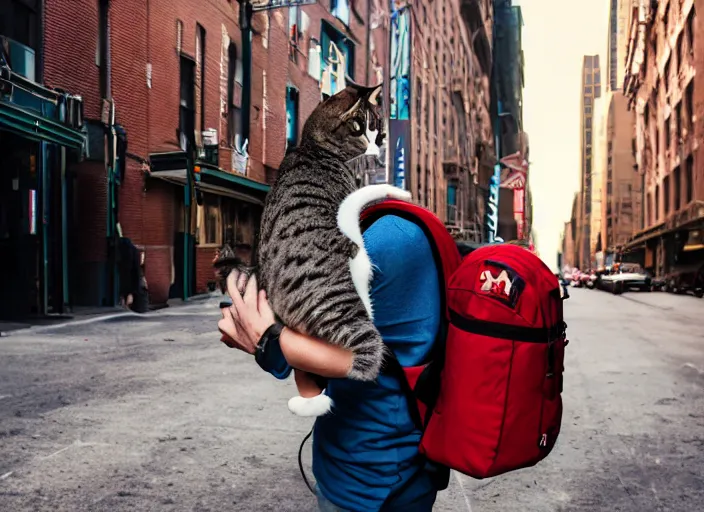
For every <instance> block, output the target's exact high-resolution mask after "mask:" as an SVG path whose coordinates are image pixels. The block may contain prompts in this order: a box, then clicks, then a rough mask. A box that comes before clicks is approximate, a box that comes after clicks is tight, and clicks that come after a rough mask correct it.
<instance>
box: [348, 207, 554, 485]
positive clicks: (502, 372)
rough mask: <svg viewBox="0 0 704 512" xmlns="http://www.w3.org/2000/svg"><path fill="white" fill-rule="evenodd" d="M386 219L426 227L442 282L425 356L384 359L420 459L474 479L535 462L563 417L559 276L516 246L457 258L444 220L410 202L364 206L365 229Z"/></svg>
mask: <svg viewBox="0 0 704 512" xmlns="http://www.w3.org/2000/svg"><path fill="white" fill-rule="evenodd" d="M387 214H392V215H397V216H400V217H403V218H406V219H408V220H410V221H412V222H414V223H415V224H417V225H418V226H420V227H421V228H422V229H423V230H424V231H425V234H426V236H427V237H428V240H429V241H430V243H431V247H432V249H433V252H434V255H435V259H436V261H437V263H438V271H439V272H440V274H441V276H440V277H441V279H440V282H441V283H444V284H445V290H444V291H445V293H444V300H443V305H442V307H443V310H444V320H445V321H444V322H443V328H442V329H441V333H440V334H439V336H438V340H437V342H436V343H435V346H434V348H433V351H432V353H431V355H430V360H429V361H428V362H427V363H426V364H424V365H422V366H416V367H404V368H401V366H400V365H399V363H398V361H397V360H396V359H395V357H393V356H391V357H390V358H389V359H388V360H387V363H388V364H387V371H390V372H396V373H398V375H399V377H400V378H401V379H402V382H403V384H404V387H405V388H406V392H407V396H408V397H409V404H410V407H409V409H410V410H411V414H412V415H413V416H414V419H415V421H416V423H417V424H418V425H419V427H420V428H421V429H422V430H423V436H422V438H421V442H420V451H421V453H423V454H424V455H425V456H426V458H427V459H428V460H429V461H431V462H434V463H435V464H436V465H439V466H441V467H444V468H451V469H455V470H457V471H460V472H462V473H464V474H466V475H469V476H471V477H474V478H487V477H492V476H496V475H500V474H502V473H506V472H508V471H513V470H516V469H520V468H524V467H529V466H533V465H535V464H536V463H538V462H539V461H540V460H542V459H544V458H545V457H546V456H547V455H548V454H549V453H550V451H551V450H552V448H553V446H554V445H555V441H556V440H557V436H558V434H559V433H560V423H561V419H562V398H561V392H562V373H563V370H564V368H563V359H564V348H565V345H566V344H567V340H566V338H565V329H566V324H565V323H564V322H563V317H562V299H561V297H560V287H559V283H558V281H557V278H556V277H555V275H554V274H553V273H552V272H551V271H550V270H549V269H548V267H547V266H546V265H545V264H544V263H543V262H542V261H541V260H540V258H538V257H537V256H536V255H535V254H533V253H531V252H530V251H528V250H526V249H524V248H522V247H519V246H517V245H512V244H497V245H487V246H484V247H480V248H478V249H475V250H474V251H472V252H471V253H470V254H468V255H467V256H466V257H465V258H464V259H463V260H462V259H461V257H460V254H459V251H458V248H457V245H456V244H455V241H454V240H453V238H452V237H451V236H450V234H449V233H448V231H447V229H446V228H445V226H444V225H443V223H442V222H441V221H440V220H439V219H438V218H437V217H436V216H435V215H433V214H432V213H431V212H430V211H428V210H426V209H424V208H421V207H420V206H417V205H413V204H410V203H405V202H402V201H395V200H388V201H384V202H381V203H378V204H375V205H373V206H370V207H369V208H367V209H366V210H365V211H364V212H362V228H363V229H364V228H366V227H368V226H369V225H371V223H372V222H374V221H375V220H376V219H378V218H379V217H381V216H383V215H387ZM445 485H446V483H445Z"/></svg>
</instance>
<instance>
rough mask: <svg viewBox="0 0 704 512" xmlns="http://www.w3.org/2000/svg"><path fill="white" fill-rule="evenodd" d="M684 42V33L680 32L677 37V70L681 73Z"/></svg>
mask: <svg viewBox="0 0 704 512" xmlns="http://www.w3.org/2000/svg"><path fill="white" fill-rule="evenodd" d="M683 42H684V33H683V32H680V35H679V36H677V69H678V70H680V71H682V64H683V63H684V53H683V52H682V43H683Z"/></svg>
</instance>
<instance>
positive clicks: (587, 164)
mask: <svg viewBox="0 0 704 512" xmlns="http://www.w3.org/2000/svg"><path fill="white" fill-rule="evenodd" d="M580 96H581V107H580V108H581V111H580V134H581V145H580V148H581V173H580V185H579V201H578V203H579V210H578V211H577V226H576V232H575V243H576V251H577V254H576V261H575V265H576V266H578V267H579V268H581V269H586V268H588V267H590V266H591V240H592V235H591V214H592V158H593V144H594V140H593V139H594V103H595V100H596V99H597V98H599V97H601V70H600V67H599V56H598V55H585V56H584V59H583V61H582V84H581V94H580Z"/></svg>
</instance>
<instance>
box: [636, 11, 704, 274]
mask: <svg viewBox="0 0 704 512" xmlns="http://www.w3.org/2000/svg"><path fill="white" fill-rule="evenodd" d="M702 11H704V0H694V1H693V0H663V1H660V2H657V3H653V2H646V1H643V0H639V1H635V2H634V4H633V8H632V14H631V21H630V26H629V45H628V52H627V60H626V77H625V82H624V93H625V95H626V96H627V97H628V99H629V101H630V106H631V108H632V109H633V110H634V112H635V133H634V138H635V141H634V150H635V160H636V165H637V166H638V171H639V173H640V175H641V176H642V180H643V191H644V201H643V202H644V204H645V208H644V211H643V228H642V229H639V230H638V231H637V232H636V233H635V234H634V235H633V237H632V238H631V240H630V241H629V242H628V244H627V249H628V250H629V251H630V252H631V253H633V255H634V257H638V258H640V260H641V261H642V263H643V264H644V266H645V267H646V268H647V269H650V270H651V271H653V272H654V273H655V274H656V275H658V276H667V275H670V274H672V273H673V272H675V271H676V270H678V269H679V270H681V269H682V268H683V267H688V266H698V265H701V264H703V263H704V235H703V233H704V153H702V149H701V140H702V137H703V136H704V81H702V80H701V79H700V78H697V75H698V74H701V73H702V72H703V71H704V32H703V31H702V25H701V19H700V17H699V13H701V12H702Z"/></svg>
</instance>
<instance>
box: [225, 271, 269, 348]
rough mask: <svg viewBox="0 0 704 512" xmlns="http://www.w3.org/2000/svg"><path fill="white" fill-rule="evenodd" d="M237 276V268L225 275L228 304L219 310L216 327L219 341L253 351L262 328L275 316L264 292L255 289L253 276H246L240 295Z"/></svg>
mask: <svg viewBox="0 0 704 512" xmlns="http://www.w3.org/2000/svg"><path fill="white" fill-rule="evenodd" d="M239 277H240V276H239V275H238V273H237V272H231V273H230V275H229V276H228V278H227V291H228V294H229V295H230V297H231V298H232V306H230V307H227V308H223V309H222V310H221V311H222V318H221V319H220V321H219V322H218V330H219V331H220V332H221V333H222V337H221V338H220V341H222V342H223V343H224V344H225V345H227V346H228V347H230V348H236V349H239V350H242V351H243V352H246V353H248V354H254V352H255V351H256V349H257V344H258V343H259V340H260V339H261V337H262V335H263V334H264V331H266V330H267V329H268V328H269V327H271V326H272V325H273V324H274V323H276V319H275V318H274V312H273V311H272V310H271V307H270V306H269V302H268V300H267V297H266V292H265V291H264V290H261V291H259V292H257V278H256V276H252V277H251V278H250V279H249V282H248V283H247V287H246V289H245V292H244V296H241V295H240V292H239V290H238V286H237V285H238V280H239Z"/></svg>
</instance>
